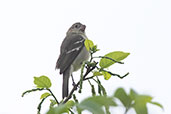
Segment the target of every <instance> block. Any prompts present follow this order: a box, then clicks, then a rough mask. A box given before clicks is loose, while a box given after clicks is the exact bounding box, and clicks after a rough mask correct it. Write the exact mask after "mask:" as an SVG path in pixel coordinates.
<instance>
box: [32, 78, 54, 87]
mask: <svg viewBox="0 0 171 114" xmlns="http://www.w3.org/2000/svg"><path fill="white" fill-rule="evenodd" d="M34 84H35V85H36V86H37V88H50V87H51V81H50V79H49V78H48V77H47V76H40V77H34Z"/></svg>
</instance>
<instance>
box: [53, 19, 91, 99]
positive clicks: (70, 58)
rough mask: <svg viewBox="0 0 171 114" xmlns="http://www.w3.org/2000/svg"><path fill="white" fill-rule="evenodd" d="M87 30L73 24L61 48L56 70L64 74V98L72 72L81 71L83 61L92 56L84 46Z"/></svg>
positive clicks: (78, 24)
mask: <svg viewBox="0 0 171 114" xmlns="http://www.w3.org/2000/svg"><path fill="white" fill-rule="evenodd" d="M85 28H86V26H85V25H83V24H81V23H79V22H78V23H75V24H73V25H72V26H71V27H70V28H69V30H68V31H67V33H66V37H65V39H64V40H63V42H62V45H61V48H60V55H59V58H58V60H57V62H56V68H55V69H60V74H63V85H62V98H65V97H67V96H68V84H69V77H70V76H71V75H72V72H74V71H77V70H78V69H80V68H81V65H82V63H83V61H86V60H88V58H89V55H90V54H89V52H88V51H87V50H86V48H85V46H84V41H85V39H87V37H86V35H85Z"/></svg>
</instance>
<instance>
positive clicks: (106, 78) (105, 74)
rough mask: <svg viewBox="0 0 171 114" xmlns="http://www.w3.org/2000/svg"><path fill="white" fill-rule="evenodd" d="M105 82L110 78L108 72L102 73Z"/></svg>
mask: <svg viewBox="0 0 171 114" xmlns="http://www.w3.org/2000/svg"><path fill="white" fill-rule="evenodd" d="M102 74H103V76H104V79H105V80H109V79H110V77H111V76H112V75H111V74H110V73H109V72H105V71H102Z"/></svg>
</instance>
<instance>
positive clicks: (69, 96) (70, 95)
mask: <svg viewBox="0 0 171 114" xmlns="http://www.w3.org/2000/svg"><path fill="white" fill-rule="evenodd" d="M97 64H98V63H96V65H97ZM96 65H95V66H93V67H88V68H87V71H86V73H85V74H84V76H83V81H84V80H87V79H86V76H87V75H88V74H89V73H90V72H91V71H92V70H94V69H95V68H96ZM79 84H80V81H78V82H77V84H75V85H74V87H73V88H72V90H71V92H70V93H69V95H68V97H66V99H65V100H64V101H63V103H66V102H67V101H68V100H69V99H70V98H71V97H72V95H73V93H74V91H75V90H77V87H78V85H79Z"/></svg>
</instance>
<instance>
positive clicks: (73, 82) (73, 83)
mask: <svg viewBox="0 0 171 114" xmlns="http://www.w3.org/2000/svg"><path fill="white" fill-rule="evenodd" d="M71 78H72V85H73V86H75V85H76V84H75V81H74V77H73V75H72V74H71Z"/></svg>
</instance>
